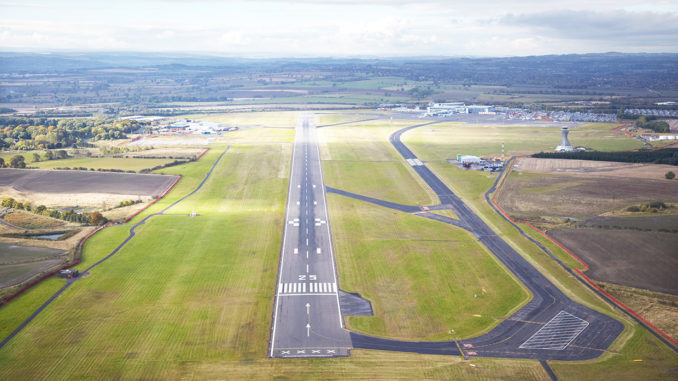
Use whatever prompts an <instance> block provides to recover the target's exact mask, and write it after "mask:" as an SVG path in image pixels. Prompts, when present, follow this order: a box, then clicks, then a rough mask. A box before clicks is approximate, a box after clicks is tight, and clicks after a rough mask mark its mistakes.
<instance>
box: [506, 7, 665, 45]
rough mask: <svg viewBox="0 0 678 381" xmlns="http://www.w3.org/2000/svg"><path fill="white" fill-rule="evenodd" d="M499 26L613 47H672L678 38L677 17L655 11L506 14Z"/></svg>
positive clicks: (565, 11)
mask: <svg viewBox="0 0 678 381" xmlns="http://www.w3.org/2000/svg"><path fill="white" fill-rule="evenodd" d="M499 23H500V24H502V25H506V26H512V27H517V28H521V29H524V30H526V31H529V32H533V33H534V34H536V35H540V36H547V37H551V38H559V39H573V40H597V41H609V42H614V43H616V44H621V45H628V44H634V45H635V44H638V43H641V44H646V45H648V46H658V45H659V46H671V45H675V44H676V36H678V14H675V13H657V12H628V11H624V10H617V11H608V12H590V11H573V10H563V11H548V12H539V13H532V14H519V15H514V14H509V15H507V16H504V17H503V18H501V19H500V20H499Z"/></svg>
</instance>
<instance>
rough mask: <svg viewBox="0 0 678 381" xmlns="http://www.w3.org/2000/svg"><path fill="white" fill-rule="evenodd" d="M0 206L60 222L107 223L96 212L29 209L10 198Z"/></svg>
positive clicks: (27, 204) (45, 208)
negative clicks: (55, 219)
mask: <svg viewBox="0 0 678 381" xmlns="http://www.w3.org/2000/svg"><path fill="white" fill-rule="evenodd" d="M1 205H2V206H4V207H6V208H12V209H20V210H25V211H27V212H33V213H35V214H40V215H43V216H47V217H52V218H58V219H60V220H64V221H70V222H78V223H81V224H90V225H101V224H103V223H105V222H106V221H107V220H106V218H105V217H104V216H103V215H102V214H101V213H99V212H97V211H94V212H91V213H78V212H76V211H74V210H73V209H68V210H65V211H63V212H62V211H60V210H58V209H49V208H47V207H46V206H45V205H38V206H36V207H35V208H33V207H31V204H29V203H26V204H24V203H22V202H19V201H16V200H14V199H13V198H11V197H10V198H6V199H4V200H2V203H1Z"/></svg>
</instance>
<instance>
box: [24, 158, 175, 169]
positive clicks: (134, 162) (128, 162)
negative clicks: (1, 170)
mask: <svg viewBox="0 0 678 381" xmlns="http://www.w3.org/2000/svg"><path fill="white" fill-rule="evenodd" d="M172 161H174V160H173V159H134V158H124V157H102V158H71V159H62V160H48V161H40V162H37V163H30V164H29V165H30V166H31V167H38V168H40V169H53V168H66V167H68V168H80V167H84V168H87V169H90V168H94V169H99V168H101V169H121V170H125V171H135V172H139V171H141V170H142V169H151V168H153V167H155V166H158V165H164V164H167V163H171V162H172Z"/></svg>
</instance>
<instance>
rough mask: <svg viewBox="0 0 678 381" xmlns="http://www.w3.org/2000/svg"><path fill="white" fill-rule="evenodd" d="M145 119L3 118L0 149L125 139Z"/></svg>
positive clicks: (48, 147) (0, 125) (82, 143)
mask: <svg viewBox="0 0 678 381" xmlns="http://www.w3.org/2000/svg"><path fill="white" fill-rule="evenodd" d="M142 126H144V123H143V122H137V121H133V120H110V119H49V118H19V117H2V118H0V149H16V150H32V149H51V148H63V147H72V146H79V145H80V146H84V145H88V143H87V141H88V140H92V141H96V140H107V139H125V138H127V133H129V132H132V131H134V130H137V129H139V128H140V127H142Z"/></svg>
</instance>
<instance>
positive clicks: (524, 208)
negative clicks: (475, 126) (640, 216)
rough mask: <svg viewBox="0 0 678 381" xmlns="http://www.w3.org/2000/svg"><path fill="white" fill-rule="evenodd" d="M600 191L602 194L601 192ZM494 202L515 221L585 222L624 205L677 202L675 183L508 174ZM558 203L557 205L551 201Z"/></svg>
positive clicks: (617, 209) (519, 173) (677, 184)
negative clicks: (569, 219) (554, 219)
mask: <svg viewBox="0 0 678 381" xmlns="http://www.w3.org/2000/svg"><path fill="white" fill-rule="evenodd" d="M601 189H605V190H606V191H605V192H604V193H603V192H601ZM497 200H498V202H499V203H500V205H501V206H502V208H504V209H505V210H506V211H507V212H508V213H510V214H511V215H512V216H514V217H516V218H518V219H526V220H531V221H535V222H539V220H540V218H542V217H549V216H551V217H573V218H576V219H577V220H586V219H588V218H591V217H595V216H598V215H601V214H604V213H607V212H612V211H621V209H624V208H626V207H628V206H632V205H638V204H643V203H648V202H652V201H662V202H665V203H676V202H678V182H676V181H669V180H665V179H638V178H633V177H621V176H599V177H592V176H590V175H582V176H580V175H579V174H575V173H567V174H565V173H563V174H555V173H533V172H521V171H520V170H519V169H517V170H514V171H512V172H511V173H510V175H509V176H508V178H507V181H506V182H505V184H504V186H503V188H502V191H501V192H500V193H499V195H498V197H497ZM554 200H558V202H554Z"/></svg>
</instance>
